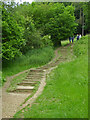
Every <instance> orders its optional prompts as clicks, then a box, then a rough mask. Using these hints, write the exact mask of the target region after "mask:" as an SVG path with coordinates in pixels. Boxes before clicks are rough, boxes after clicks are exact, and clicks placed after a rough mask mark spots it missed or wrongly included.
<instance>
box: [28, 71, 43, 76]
mask: <svg viewBox="0 0 90 120" xmlns="http://www.w3.org/2000/svg"><path fill="white" fill-rule="evenodd" d="M30 74H36V75H42V74H43V72H29V73H28V75H30Z"/></svg>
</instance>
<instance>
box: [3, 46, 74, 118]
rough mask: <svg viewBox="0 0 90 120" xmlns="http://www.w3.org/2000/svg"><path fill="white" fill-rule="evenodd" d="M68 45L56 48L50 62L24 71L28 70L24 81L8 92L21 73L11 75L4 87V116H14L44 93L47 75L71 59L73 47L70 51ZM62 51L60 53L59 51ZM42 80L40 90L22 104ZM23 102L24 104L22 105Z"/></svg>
mask: <svg viewBox="0 0 90 120" xmlns="http://www.w3.org/2000/svg"><path fill="white" fill-rule="evenodd" d="M68 47H69V45H67V46H62V47H60V48H58V49H56V50H55V58H54V59H53V60H52V61H51V62H49V63H48V64H46V65H44V66H42V67H39V68H36V69H34V68H33V69H29V70H26V71H24V72H28V75H27V77H26V78H25V79H24V80H23V81H22V83H20V84H17V88H16V89H15V90H14V91H12V92H9V93H8V92H6V90H7V88H8V87H9V85H10V81H11V80H12V79H13V78H14V77H15V76H18V75H19V74H22V73H24V72H21V73H19V74H17V75H14V76H11V77H8V78H7V82H6V83H5V84H4V86H3V88H2V118H13V115H14V114H15V113H16V112H17V111H18V110H21V109H23V108H24V107H25V106H27V105H28V104H29V105H30V106H31V105H32V104H33V102H34V101H35V100H36V98H37V97H38V96H39V95H40V94H41V93H42V91H43V89H44V86H45V85H46V82H45V79H46V75H47V74H48V73H50V71H51V70H53V69H55V68H56V67H57V66H58V64H59V63H61V62H65V61H70V60H71V58H70V56H71V54H72V52H73V51H72V47H73V45H71V49H70V51H68ZM59 51H60V53H59ZM38 81H39V82H40V85H39V87H38V90H37V91H36V93H35V94H34V95H33V96H32V97H31V98H30V99H29V100H27V101H26V102H25V103H24V104H22V103H23V102H24V101H25V99H26V98H27V97H28V96H30V95H31V94H32V91H33V90H34V86H35V84H37V82H38ZM21 104H22V106H20V105H21Z"/></svg>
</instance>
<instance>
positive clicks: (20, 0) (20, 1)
mask: <svg viewBox="0 0 90 120" xmlns="http://www.w3.org/2000/svg"><path fill="white" fill-rule="evenodd" d="M14 1H15V2H16V3H18V2H19V3H23V2H29V3H32V2H33V1H34V0H14Z"/></svg>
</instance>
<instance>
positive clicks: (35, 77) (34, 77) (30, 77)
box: [25, 76, 44, 79]
mask: <svg viewBox="0 0 90 120" xmlns="http://www.w3.org/2000/svg"><path fill="white" fill-rule="evenodd" d="M43 77H44V76H27V77H26V78H25V79H38V78H40V79H41V78H43Z"/></svg>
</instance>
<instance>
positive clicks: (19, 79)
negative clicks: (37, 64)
mask: <svg viewBox="0 0 90 120" xmlns="http://www.w3.org/2000/svg"><path fill="white" fill-rule="evenodd" d="M27 74H28V73H27V72H25V73H23V74H20V75H18V76H16V77H15V78H13V79H12V81H11V83H10V86H9V88H8V89H7V91H8V92H9V91H13V90H15V89H16V86H17V84H19V83H21V82H22V81H23V80H24V79H25V77H26V76H27Z"/></svg>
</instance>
